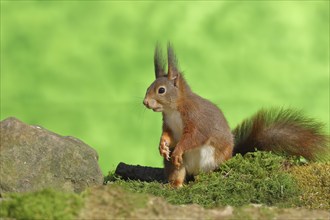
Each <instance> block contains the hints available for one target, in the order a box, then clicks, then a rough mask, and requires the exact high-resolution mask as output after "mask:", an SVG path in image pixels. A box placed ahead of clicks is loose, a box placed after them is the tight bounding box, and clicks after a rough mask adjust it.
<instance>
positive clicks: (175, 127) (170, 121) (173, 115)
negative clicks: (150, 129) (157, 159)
mask: <svg viewBox="0 0 330 220" xmlns="http://www.w3.org/2000/svg"><path fill="white" fill-rule="evenodd" d="M164 120H165V123H166V125H167V126H168V127H169V128H170V129H171V131H172V133H173V137H174V139H175V142H178V141H179V140H180V138H181V135H182V131H183V124H182V119H181V115H180V113H179V112H178V111H170V112H166V113H165V114H164Z"/></svg>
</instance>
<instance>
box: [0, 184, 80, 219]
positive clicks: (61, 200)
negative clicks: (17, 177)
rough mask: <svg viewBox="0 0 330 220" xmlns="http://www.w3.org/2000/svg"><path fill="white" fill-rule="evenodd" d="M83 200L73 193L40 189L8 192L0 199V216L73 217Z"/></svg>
mask: <svg viewBox="0 0 330 220" xmlns="http://www.w3.org/2000/svg"><path fill="white" fill-rule="evenodd" d="M82 206H83V200H82V198H81V197H80V196H79V195H76V194H73V193H62V192H55V191H54V190H49V189H47V190H42V191H39V192H34V193H24V194H10V195H7V196H5V198H4V200H3V201H1V206H0V217H4V218H14V219H59V220H62V219H73V218H74V217H75V216H76V215H77V214H78V212H79V210H80V208H81V207H82Z"/></svg>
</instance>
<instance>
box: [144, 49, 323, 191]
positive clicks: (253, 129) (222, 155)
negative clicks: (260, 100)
mask: <svg viewBox="0 0 330 220" xmlns="http://www.w3.org/2000/svg"><path fill="white" fill-rule="evenodd" d="M167 58H168V59H167V63H168V67H167V73H166V72H165V60H164V59H163V57H162V54H161V50H160V48H159V46H156V49H155V55H154V67H155V76H156V80H155V81H154V82H153V83H152V84H151V85H150V87H149V88H148V89H147V92H146V95H145V98H144V100H143V104H144V105H145V106H146V107H147V108H149V109H152V110H153V111H155V112H162V115H163V128H162V130H163V131H162V135H161V138H160V144H159V152H160V155H161V156H162V157H163V158H164V170H165V175H166V178H167V180H168V182H169V183H170V184H171V185H172V186H173V187H181V186H182V185H183V183H184V181H185V179H186V176H187V175H193V176H194V175H197V174H198V173H200V172H209V171H213V170H215V169H216V168H217V167H218V166H219V165H220V164H221V163H223V162H225V161H226V160H228V159H230V158H231V157H232V156H233V155H235V154H237V153H241V154H245V153H247V152H252V151H255V149H257V150H268V151H275V152H284V153H287V154H290V155H301V156H303V157H305V158H306V159H311V160H313V159H316V157H317V155H318V154H319V153H322V152H325V151H329V136H327V135H326V134H324V133H322V128H323V125H322V124H321V123H318V122H315V121H314V120H312V119H309V118H306V117H304V116H302V114H301V113H300V112H298V111H295V110H290V109H270V110H260V111H259V112H258V113H257V114H256V115H254V116H253V117H252V118H250V119H247V120H245V121H243V122H242V124H240V125H238V126H237V127H236V128H235V129H234V130H233V131H231V130H230V127H229V125H228V122H227V120H226V118H225V116H224V114H223V113H222V111H221V110H220V109H219V108H218V107H217V106H216V105H214V104H213V103H211V102H210V101H208V100H206V99H204V98H202V97H200V96H199V95H197V94H195V93H194V92H193V91H192V90H191V89H190V87H189V85H188V84H187V82H186V80H185V79H184V77H183V75H182V73H181V71H180V70H179V68H178V62H177V59H176V56H175V53H174V51H173V48H172V47H171V45H170V44H168V48H167Z"/></svg>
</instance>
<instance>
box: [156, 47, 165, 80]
mask: <svg viewBox="0 0 330 220" xmlns="http://www.w3.org/2000/svg"><path fill="white" fill-rule="evenodd" d="M154 65H155V75H156V79H157V78H159V77H162V76H165V75H166V73H165V62H164V59H163V54H162V51H161V48H160V47H159V45H158V44H157V45H156V48H155V55H154Z"/></svg>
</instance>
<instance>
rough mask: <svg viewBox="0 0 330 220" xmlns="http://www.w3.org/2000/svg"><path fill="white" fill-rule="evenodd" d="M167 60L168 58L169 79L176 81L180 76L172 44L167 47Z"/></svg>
mask: <svg viewBox="0 0 330 220" xmlns="http://www.w3.org/2000/svg"><path fill="white" fill-rule="evenodd" d="M167 58H168V70H167V71H168V74H167V77H168V79H169V80H173V79H176V78H178V75H179V70H178V61H177V59H176V56H175V53H174V50H173V48H172V45H171V43H170V42H169V43H168V45H167Z"/></svg>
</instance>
